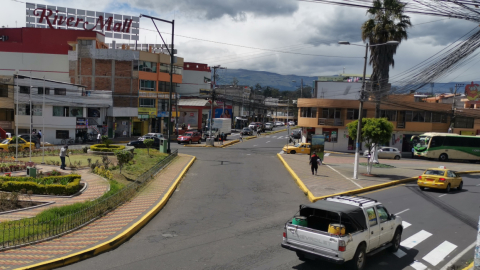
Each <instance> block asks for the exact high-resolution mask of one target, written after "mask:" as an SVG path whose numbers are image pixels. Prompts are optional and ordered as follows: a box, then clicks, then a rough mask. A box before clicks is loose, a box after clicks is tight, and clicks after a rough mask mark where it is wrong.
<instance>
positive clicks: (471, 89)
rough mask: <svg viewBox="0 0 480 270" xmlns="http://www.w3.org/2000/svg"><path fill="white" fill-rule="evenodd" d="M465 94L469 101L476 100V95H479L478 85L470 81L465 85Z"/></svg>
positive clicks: (479, 88)
mask: <svg viewBox="0 0 480 270" xmlns="http://www.w3.org/2000/svg"><path fill="white" fill-rule="evenodd" d="M465 95H466V96H467V98H468V100H470V101H474V100H477V98H478V96H479V95H480V87H479V85H478V84H475V83H473V82H472V84H468V85H467V86H465Z"/></svg>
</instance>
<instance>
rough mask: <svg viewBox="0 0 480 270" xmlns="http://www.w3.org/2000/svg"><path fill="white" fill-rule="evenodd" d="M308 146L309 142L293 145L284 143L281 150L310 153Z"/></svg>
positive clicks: (288, 152) (291, 152) (292, 152)
mask: <svg viewBox="0 0 480 270" xmlns="http://www.w3.org/2000/svg"><path fill="white" fill-rule="evenodd" d="M310 148H311V144H310V143H297V144H295V145H288V147H287V145H285V146H284V147H283V149H282V150H283V152H285V153H287V154H296V153H299V154H309V155H310Z"/></svg>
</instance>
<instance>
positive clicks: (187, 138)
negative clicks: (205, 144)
mask: <svg viewBox="0 0 480 270" xmlns="http://www.w3.org/2000/svg"><path fill="white" fill-rule="evenodd" d="M201 141H202V136H201V135H200V132H197V131H194V132H192V131H189V132H185V133H184V134H183V135H182V136H180V137H178V138H177V142H178V144H181V143H188V144H192V143H194V142H196V143H198V144H200V142H201Z"/></svg>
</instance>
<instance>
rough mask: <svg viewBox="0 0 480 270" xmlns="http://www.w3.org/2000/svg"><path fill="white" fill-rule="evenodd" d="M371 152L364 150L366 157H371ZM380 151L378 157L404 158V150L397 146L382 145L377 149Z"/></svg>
mask: <svg viewBox="0 0 480 270" xmlns="http://www.w3.org/2000/svg"><path fill="white" fill-rule="evenodd" d="M369 153H370V152H369V151H368V150H365V151H364V152H363V156H364V157H369V155H370V154H369ZM377 153H378V158H393V159H401V158H402V152H400V151H398V149H397V148H393V147H381V148H380V149H378V151H377Z"/></svg>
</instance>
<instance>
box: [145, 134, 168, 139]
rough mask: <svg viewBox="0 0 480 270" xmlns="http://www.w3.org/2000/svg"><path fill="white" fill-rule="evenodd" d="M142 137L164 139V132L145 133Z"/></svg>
mask: <svg viewBox="0 0 480 270" xmlns="http://www.w3.org/2000/svg"><path fill="white" fill-rule="evenodd" d="M142 137H157V138H159V139H163V134H162V133H147V134H145V135H143V136H142Z"/></svg>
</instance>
